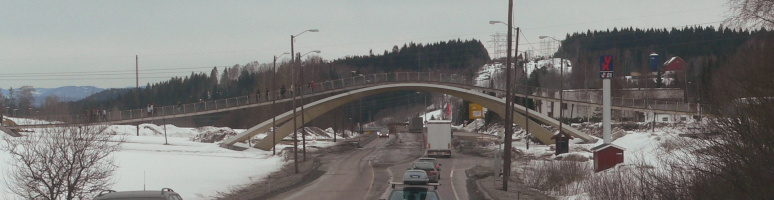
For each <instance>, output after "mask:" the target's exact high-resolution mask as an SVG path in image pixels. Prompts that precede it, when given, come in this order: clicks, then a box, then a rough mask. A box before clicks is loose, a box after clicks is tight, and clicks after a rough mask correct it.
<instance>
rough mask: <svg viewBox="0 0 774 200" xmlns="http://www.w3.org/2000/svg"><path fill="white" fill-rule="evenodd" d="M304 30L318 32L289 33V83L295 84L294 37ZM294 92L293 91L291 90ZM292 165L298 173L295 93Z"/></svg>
mask: <svg viewBox="0 0 774 200" xmlns="http://www.w3.org/2000/svg"><path fill="white" fill-rule="evenodd" d="M306 32H319V30H317V29H309V30H305V31H303V32H301V33H299V34H296V35H290V56H291V57H292V58H291V59H290V60H291V67H290V68H291V73H290V74H291V75H290V77H291V78H290V80H291V81H290V84H296V81H295V76H296V74H295V68H296V58H295V56H296V53H295V48H294V46H293V45H294V43H295V41H296V37H298V36H299V35H301V34H304V33H306ZM293 92H295V91H293ZM292 102H293V103H292V104H293V165H295V170H296V174H298V131H297V130H298V129H297V126H296V95H293V101H292Z"/></svg>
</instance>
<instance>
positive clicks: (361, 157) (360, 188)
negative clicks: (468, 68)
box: [271, 138, 388, 199]
mask: <svg viewBox="0 0 774 200" xmlns="http://www.w3.org/2000/svg"><path fill="white" fill-rule="evenodd" d="M387 140H388V139H387V138H377V139H375V140H374V141H372V142H370V143H368V144H367V145H365V146H364V147H363V148H358V149H354V150H353V151H352V152H347V153H343V154H337V155H329V156H328V157H327V158H324V159H328V161H329V164H328V166H327V167H326V170H327V171H326V172H325V174H323V175H322V176H321V177H320V178H318V179H317V180H315V181H313V182H311V183H309V184H307V185H304V186H301V187H299V188H296V189H293V190H290V191H287V192H285V193H282V194H280V195H277V196H276V197H274V198H271V199H363V197H365V196H366V195H367V193H368V192H369V190H370V189H371V184H369V183H372V182H373V181H374V180H373V179H374V168H373V167H372V166H371V161H370V160H369V159H367V156H369V155H371V154H372V153H373V152H374V150H376V149H377V147H379V146H382V145H383V144H384V143H385V142H386V141H387Z"/></svg>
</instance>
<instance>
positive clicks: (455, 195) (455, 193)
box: [449, 167, 460, 200]
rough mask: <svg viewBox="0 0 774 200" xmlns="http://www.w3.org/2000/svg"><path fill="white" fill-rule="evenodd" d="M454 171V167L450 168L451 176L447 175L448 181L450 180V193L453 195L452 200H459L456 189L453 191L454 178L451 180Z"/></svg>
mask: <svg viewBox="0 0 774 200" xmlns="http://www.w3.org/2000/svg"><path fill="white" fill-rule="evenodd" d="M454 170H455V169H454V167H452V170H451V174H450V175H449V179H451V180H449V181H450V183H451V188H452V193H454V199H457V200H460V196H459V195H457V189H454V178H452V177H454Z"/></svg>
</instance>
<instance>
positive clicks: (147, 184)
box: [0, 118, 333, 199]
mask: <svg viewBox="0 0 774 200" xmlns="http://www.w3.org/2000/svg"><path fill="white" fill-rule="evenodd" d="M11 120H14V121H16V122H18V123H19V124H28V123H33V122H32V121H30V120H24V119H14V118H11ZM33 131H35V130H33ZM108 131H110V132H115V133H116V134H118V135H122V136H124V137H126V143H124V144H123V145H122V146H121V147H122V150H121V151H120V152H117V153H116V154H114V158H115V161H116V163H117V165H118V166H119V169H118V171H117V172H116V174H115V175H114V176H113V178H114V180H115V182H116V183H115V185H113V187H112V189H113V190H116V191H126V190H143V188H145V189H146V190H161V188H165V187H166V188H172V189H173V190H175V191H176V192H178V193H180V194H181V195H182V197H183V198H184V199H211V198H212V197H213V196H214V195H216V194H217V193H218V192H228V191H229V190H230V189H231V188H234V187H238V186H242V185H245V184H249V183H251V182H255V181H257V180H260V179H263V178H265V177H266V176H267V175H268V174H269V173H271V172H274V171H277V170H279V169H280V167H281V166H282V165H283V164H284V163H285V162H284V161H282V157H281V156H280V155H277V156H272V155H271V154H272V152H271V151H263V150H258V149H253V148H249V149H247V150H244V151H232V150H228V149H224V148H221V147H218V143H201V142H195V141H192V138H194V137H195V136H197V135H200V134H205V133H212V132H236V133H239V132H241V131H243V130H231V129H230V128H218V127H202V128H182V127H176V126H173V125H167V126H166V133H167V141H168V143H169V145H165V144H164V143H165V138H164V126H158V125H154V124H142V125H140V136H137V135H136V134H137V129H136V127H135V126H132V125H113V126H110V127H109V128H108ZM28 134H35V133H34V132H33V133H28ZM325 134H327V135H328V136H332V135H330V134H331V131H330V130H328V131H325ZM0 137H10V136H8V135H7V134H5V133H2V134H0ZM262 137H265V135H258V136H256V137H255V138H262ZM322 138H324V136H323V137H320V138H319V139H322ZM319 139H318V136H315V137H308V138H307V146H319V147H324V146H331V145H333V142H330V141H327V140H319ZM0 142H5V141H4V140H0ZM238 145H242V146H246V145H245V144H238ZM284 147H285V146H279V147H278V149H282V148H284ZM0 160H3V162H2V163H0V173H5V172H6V171H8V170H11V169H10V167H9V164H8V161H9V160H10V155H9V154H8V153H7V152H0ZM0 188H2V190H0V199H14V198H15V197H14V196H13V195H12V193H10V192H9V191H7V189H5V187H2V185H0Z"/></svg>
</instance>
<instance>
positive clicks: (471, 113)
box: [468, 103, 484, 119]
mask: <svg viewBox="0 0 774 200" xmlns="http://www.w3.org/2000/svg"><path fill="white" fill-rule="evenodd" d="M468 118H470V119H481V118H484V108H482V107H481V105H478V104H475V103H470V104H468Z"/></svg>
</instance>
